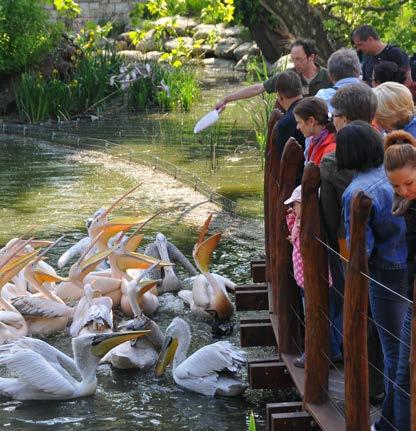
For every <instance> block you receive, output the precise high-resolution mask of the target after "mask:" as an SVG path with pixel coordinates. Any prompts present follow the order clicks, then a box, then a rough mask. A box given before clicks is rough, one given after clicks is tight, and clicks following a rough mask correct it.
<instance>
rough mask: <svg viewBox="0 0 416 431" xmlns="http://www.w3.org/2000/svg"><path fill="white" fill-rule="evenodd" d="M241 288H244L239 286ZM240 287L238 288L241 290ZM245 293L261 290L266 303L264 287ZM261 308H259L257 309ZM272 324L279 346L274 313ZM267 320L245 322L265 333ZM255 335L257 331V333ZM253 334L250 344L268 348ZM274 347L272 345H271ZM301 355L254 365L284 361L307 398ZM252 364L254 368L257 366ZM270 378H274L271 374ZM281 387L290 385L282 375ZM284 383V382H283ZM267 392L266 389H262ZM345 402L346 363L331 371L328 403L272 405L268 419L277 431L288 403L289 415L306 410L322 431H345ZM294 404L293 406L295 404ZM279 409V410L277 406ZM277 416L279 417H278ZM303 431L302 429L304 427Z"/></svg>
mask: <svg viewBox="0 0 416 431" xmlns="http://www.w3.org/2000/svg"><path fill="white" fill-rule="evenodd" d="M238 288H240V286H238ZM238 288H237V289H238ZM241 288H242V290H244V291H253V292H254V291H256V290H257V291H258V292H259V294H260V295H262V304H263V299H264V298H263V290H264V284H261V285H260V284H259V285H258V286H256V285H253V286H252V287H250V286H248V285H244V286H241ZM244 309H247V308H246V304H244ZM256 309H257V308H256ZM263 310H267V307H266V306H265V307H264V308H263ZM269 318H270V323H271V326H272V328H273V332H274V335H275V339H276V344H277V345H278V319H277V316H276V315H275V314H272V313H270V314H269ZM266 320H267V319H265V318H261V317H259V318H258V319H257V320H256V319H248V320H247V319H244V320H243V322H244V323H242V325H247V324H249V323H250V322H251V323H258V324H259V326H258V330H259V331H262V330H264V327H265V325H267V323H265V321H266ZM254 332H255V331H254ZM254 332H253V333H249V334H248V338H247V340H248V343H249V345H256V344H257V342H260V344H262V345H265V344H266V343H264V342H263V341H262V337H259V338H258V337H256V334H255V333H254ZM268 344H269V345H270V343H268ZM297 356H298V355H297V354H282V355H281V356H280V357H278V356H276V357H273V358H264V359H263V360H260V359H259V360H255V361H252V362H253V364H254V365H258V364H260V363H263V365H264V366H266V367H267V365H268V363H270V362H272V361H276V363H280V361H282V362H283V364H284V366H285V368H286V370H287V372H286V374H287V373H289V375H290V378H291V381H292V382H293V384H294V386H295V387H296V389H297V391H298V393H299V396H300V397H301V398H302V399H303V396H304V387H305V370H304V369H302V368H297V367H295V366H294V365H293V361H294V359H295V358H296V357H297ZM253 364H251V365H253ZM249 376H250V379H252V381H250V385H251V387H252V388H253V389H259V388H261V387H262V386H261V385H258V384H257V383H256V381H255V379H256V375H255V374H253V373H252V372H249ZM269 377H272V376H271V375H270V376H269ZM278 380H279V387H287V386H288V380H287V379H282V378H281V374H280V377H279V379H278ZM283 380H284V381H283ZM268 384H269V385H270V386H268V387H269V388H271V387H273V385H272V384H270V381H269V382H268ZM262 388H263V389H264V388H265V387H262ZM344 399H345V387H344V370H343V366H342V364H337V368H330V370H329V390H328V400H327V401H326V402H324V403H322V404H312V403H304V402H302V403H279V404H276V405H275V404H272V405H270V407H269V408H268V410H270V411H269V415H270V417H269V418H268V422H269V424H270V428H269V429H270V430H273V428H272V427H271V426H272V422H273V420H272V417H271V416H272V413H271V412H273V415H275V417H280V416H281V414H282V413H276V412H281V411H282V409H284V408H285V404H287V405H288V409H287V410H286V412H292V409H294V410H293V411H296V412H299V411H302V410H304V411H306V412H307V413H309V414H310V416H311V417H312V418H313V420H314V421H315V422H316V424H318V425H319V427H320V428H321V429H322V430H331V431H332V430H336V431H345V430H346V426H345V416H344ZM292 404H293V405H292ZM276 406H278V407H276ZM276 415H277V416H276ZM370 416H371V422H374V421H375V419H376V418H377V416H378V409H377V408H376V407H373V406H372V407H371V408H370ZM295 417H296V418H303V417H304V416H301V415H297V416H294V415H293V418H295ZM300 429H301V428H300Z"/></svg>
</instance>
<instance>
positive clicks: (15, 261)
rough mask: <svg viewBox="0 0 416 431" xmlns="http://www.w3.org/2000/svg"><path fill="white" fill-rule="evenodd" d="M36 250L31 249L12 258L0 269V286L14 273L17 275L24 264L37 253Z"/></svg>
mask: <svg viewBox="0 0 416 431" xmlns="http://www.w3.org/2000/svg"><path fill="white" fill-rule="evenodd" d="M37 253H38V251H32V252H31V253H28V254H25V255H23V256H21V257H17V258H12V259H11V260H10V261H9V262H7V263H6V264H5V265H4V266H3V267H2V268H1V269H0V286H4V285H5V284H6V283H7V282H8V281H10V280H11V279H12V278H13V277H14V276H15V275H17V274H18V273H19V272H20V271H21V270H22V269H23V268H24V267H25V266H26V265H28V264H29V263H30V262H31V261H32V260H33V259H34V258H35V257H36V255H37Z"/></svg>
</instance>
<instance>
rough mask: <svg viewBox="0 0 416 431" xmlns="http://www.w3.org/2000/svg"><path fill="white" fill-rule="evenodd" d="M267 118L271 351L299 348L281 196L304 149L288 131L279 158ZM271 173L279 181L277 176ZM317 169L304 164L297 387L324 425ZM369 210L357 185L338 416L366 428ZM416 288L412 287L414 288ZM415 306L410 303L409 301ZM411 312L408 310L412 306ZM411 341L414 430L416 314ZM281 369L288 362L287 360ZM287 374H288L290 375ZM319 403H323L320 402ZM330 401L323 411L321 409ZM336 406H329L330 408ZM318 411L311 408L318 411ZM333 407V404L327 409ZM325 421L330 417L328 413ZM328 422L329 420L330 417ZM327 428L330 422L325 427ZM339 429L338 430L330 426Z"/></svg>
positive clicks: (324, 248) (324, 263)
mask: <svg viewBox="0 0 416 431" xmlns="http://www.w3.org/2000/svg"><path fill="white" fill-rule="evenodd" d="M273 127H275V123H273V125H272V127H271V128H269V142H268V151H267V152H266V170H268V172H265V232H266V268H267V269H266V274H267V277H266V279H267V281H268V284H269V289H270V295H269V297H270V299H271V303H269V311H270V313H271V321H272V322H273V326H274V327H275V328H274V329H275V333H277V335H278V336H277V346H278V352H279V354H280V356H281V357H283V358H284V356H285V354H292V355H293V354H298V353H299V350H300V347H301V346H302V342H301V337H300V333H301V322H300V321H299V320H300V319H299V314H300V313H299V308H300V307H299V304H300V300H299V288H298V287H297V286H296V284H295V282H294V279H293V276H292V268H290V266H289V265H290V263H289V262H291V256H290V253H291V245H290V243H289V241H288V239H287V238H288V235H289V232H288V228H287V225H286V210H287V206H286V205H284V201H285V200H286V199H288V198H289V197H290V195H291V193H292V191H293V189H294V188H295V186H296V180H297V177H298V174H299V170H300V169H301V167H302V163H303V150H302V148H301V146H300V145H299V144H298V143H297V142H296V140H294V139H293V138H291V139H289V140H288V142H287V143H286V145H285V149H284V151H283V155H282V159H281V162H279V160H278V158H277V154H276V149H275V148H273V138H274V136H273ZM277 178H278V181H276V179H277ZM319 186H320V171H319V168H318V167H317V166H316V165H314V164H312V163H311V164H308V165H307V166H306V167H305V170H304V174H303V178H302V217H301V244H302V245H301V249H302V250H301V251H302V258H303V261H304V294H305V343H304V348H305V355H306V364H305V365H306V366H305V374H304V380H303V384H304V386H303V387H302V388H299V387H298V389H299V392H300V393H301V394H303V406H304V409H305V410H306V411H308V412H310V413H311V414H312V416H314V418H315V419H317V422H318V424H319V425H320V426H321V427H323V428H324V429H330V426H329V427H327V428H325V425H322V424H325V421H321V420H320V419H319V418H318V417H317V416H318V415H319V409H318V410H317V409H316V406H319V405H324V404H326V405H328V406H329V405H332V404H331V403H330V402H329V400H328V394H329V389H328V386H329V384H328V380H329V366H330V354H329V317H328V316H329V289H330V287H329V282H328V280H329V279H330V276H329V274H328V258H327V256H328V252H333V250H331V251H328V249H330V247H329V246H328V245H327V244H326V240H325V233H324V230H323V228H322V222H321V220H322V218H321V214H320V206H319V196H318V195H319ZM370 211H371V199H370V198H369V197H368V196H366V195H365V194H364V193H363V192H360V193H359V194H358V195H357V196H356V197H355V198H354V199H353V202H352V207H351V221H350V223H351V232H350V235H351V244H352V246H351V250H350V258H349V263H348V266H347V269H346V280H345V293H344V317H343V318H344V376H345V382H344V384H345V404H344V406H345V408H344V412H343V414H344V415H345V418H344V419H343V420H342V424H343V428H342V429H345V430H347V431H368V430H369V429H370V407H369V406H370V402H369V381H368V380H369V376H368V365H369V364H368V351H367V323H368V321H367V319H368V316H367V308H368V276H367V275H366V274H368V268H367V256H366V248H365V229H366V224H367V221H368V218H369V214H370ZM415 289H416V288H415ZM413 307H414V308H415V305H413ZM413 315H415V313H413ZM411 329H412V345H411V349H412V350H411V359H410V363H411V394H412V395H413V396H412V397H411V411H412V427H411V429H412V431H416V417H415V412H416V405H415V403H416V401H415V399H416V398H415V397H416V373H415V371H414V368H415V362H414V361H415V359H414V358H416V352H415V349H416V341H415V340H416V338H415V337H416V335H415V334H416V321H415V319H413V320H412V328H411ZM286 365H287V366H288V369H289V368H290V367H289V365H290V364H286ZM292 377H293V375H292ZM322 410H324V409H322ZM329 410H330V408H328V409H326V410H325V412H326V414H328V411H329ZM333 410H335V407H334V408H333ZM317 411H318V413H317ZM334 415H338V417H339V415H340V412H339V411H338V412H336V413H335V412H334ZM329 422H330V421H329ZM329 422H328V423H329ZM331 431H332V430H331ZM337 431H338V430H337Z"/></svg>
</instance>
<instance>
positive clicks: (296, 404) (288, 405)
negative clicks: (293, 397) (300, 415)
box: [266, 401, 303, 430]
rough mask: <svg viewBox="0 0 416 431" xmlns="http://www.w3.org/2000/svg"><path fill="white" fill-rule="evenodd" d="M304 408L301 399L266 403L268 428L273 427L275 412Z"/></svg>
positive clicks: (295, 410) (298, 410)
mask: <svg viewBox="0 0 416 431" xmlns="http://www.w3.org/2000/svg"><path fill="white" fill-rule="evenodd" d="M302 408H303V404H302V402H300V401H291V402H285V403H269V404H266V430H270V429H271V417H272V414H273V413H284V412H301V411H302Z"/></svg>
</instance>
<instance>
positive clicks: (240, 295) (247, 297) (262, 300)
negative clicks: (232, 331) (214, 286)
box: [235, 289, 269, 311]
mask: <svg viewBox="0 0 416 431" xmlns="http://www.w3.org/2000/svg"><path fill="white" fill-rule="evenodd" d="M235 309H236V310H237V311H249V310H268V309H269V291H268V290H267V289H263V290H239V291H236V292H235Z"/></svg>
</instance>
